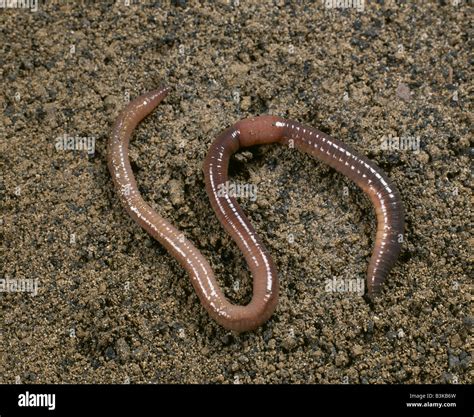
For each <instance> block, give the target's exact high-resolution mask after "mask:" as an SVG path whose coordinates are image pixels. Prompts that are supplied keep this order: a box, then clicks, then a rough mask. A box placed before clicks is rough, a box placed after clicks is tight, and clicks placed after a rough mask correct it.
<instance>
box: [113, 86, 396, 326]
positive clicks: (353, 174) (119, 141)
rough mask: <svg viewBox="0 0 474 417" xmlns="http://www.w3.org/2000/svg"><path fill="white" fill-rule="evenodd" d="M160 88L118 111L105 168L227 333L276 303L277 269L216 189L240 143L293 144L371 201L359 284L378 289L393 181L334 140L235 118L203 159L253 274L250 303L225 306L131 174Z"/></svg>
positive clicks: (265, 119) (209, 274) (209, 275)
mask: <svg viewBox="0 0 474 417" xmlns="http://www.w3.org/2000/svg"><path fill="white" fill-rule="evenodd" d="M167 93H168V89H167V88H161V89H158V90H154V91H151V92H149V93H146V94H144V95H142V96H140V97H138V98H136V99H135V100H133V101H132V102H130V103H129V104H128V106H127V107H126V108H125V109H124V110H123V111H122V112H121V114H120V115H119V117H118V119H117V121H116V122H115V125H114V128H113V131H112V135H111V137H110V140H109V144H108V166H109V170H110V173H111V175H112V178H113V181H114V184H115V187H116V189H117V191H118V194H119V196H120V200H121V201H122V203H123V205H124V206H125V208H126V210H127V211H128V213H129V214H130V216H131V217H132V218H133V219H134V220H135V221H136V222H137V223H138V224H139V225H140V226H141V227H143V229H145V230H146V231H147V232H148V233H149V234H150V235H151V236H153V237H154V238H155V239H156V240H158V241H159V242H160V243H161V244H162V245H163V246H164V247H165V248H166V250H167V251H168V252H169V253H170V254H171V255H172V256H173V257H174V258H176V259H177V260H178V262H179V263H180V264H181V265H182V266H183V268H185V269H186V271H187V272H188V274H189V276H190V278H191V282H192V285H193V287H194V289H195V290H196V293H197V295H198V297H199V299H200V301H201V303H202V305H203V306H204V308H205V309H206V310H207V311H208V313H209V314H210V315H211V317H213V318H214V319H215V320H216V321H217V322H218V323H219V324H221V325H222V326H224V327H225V328H227V329H230V330H235V331H238V332H242V331H247V330H252V329H255V328H257V327H258V326H260V325H261V324H262V323H264V322H265V321H266V320H267V319H268V318H269V317H270V316H271V315H272V313H273V311H274V309H275V307H276V304H277V301H278V278H277V272H276V268H275V266H274V263H273V261H272V259H271V258H270V256H269V254H268V252H267V250H266V249H265V247H264V245H263V243H262V241H261V240H260V238H259V237H258V236H257V234H256V232H255V230H254V228H253V227H252V225H251V224H250V222H249V221H248V219H247V218H246V216H245V214H244V213H243V211H242V209H241V208H240V206H239V205H238V203H237V201H236V199H235V198H234V197H232V196H230V195H229V194H228V193H226V192H224V193H218V190H219V188H220V187H219V186H220V185H222V184H227V181H228V176H227V169H228V165H229V159H230V156H231V155H232V154H233V153H235V152H236V151H237V150H238V149H240V148H242V147H247V146H252V145H257V144H269V143H273V142H278V143H280V144H285V145H289V146H290V147H293V146H294V147H296V148H298V149H300V150H301V151H304V152H306V153H308V154H310V155H312V156H314V157H316V158H317V159H320V160H321V161H323V162H325V163H327V164H328V165H329V166H331V167H333V168H335V169H336V170H337V171H339V172H341V173H342V174H344V175H345V176H347V177H349V178H350V179H351V180H352V181H354V182H355V183H356V184H357V185H358V186H359V187H360V188H362V190H363V191H364V192H365V193H366V194H367V195H368V196H369V198H370V200H371V201H372V203H373V204H374V206H375V212H376V216H377V220H378V224H377V234H376V238H375V247H374V250H373V253H372V258H371V260H370V263H369V267H368V271H367V286H368V293H369V296H370V297H373V296H375V295H377V294H378V293H379V291H380V286H381V284H382V282H383V281H384V280H385V278H386V276H387V275H388V273H389V271H390V269H391V268H392V266H393V265H394V263H395V262H396V259H397V257H398V254H399V252H400V248H401V241H402V233H403V207H402V203H401V200H400V195H399V193H398V191H397V189H396V188H395V186H394V185H393V184H392V182H391V181H390V180H389V179H388V178H387V176H386V175H385V174H384V173H383V172H382V171H381V170H380V169H379V168H378V167H377V166H376V165H375V164H374V163H373V162H371V161H370V160H368V159H367V158H365V157H363V156H360V155H358V154H357V153H356V152H355V151H354V150H353V149H352V148H351V147H349V146H348V145H346V144H343V143H342V142H340V141H339V140H337V139H333V138H331V137H330V136H329V135H327V134H325V133H322V132H320V131H318V130H316V129H314V128H311V127H307V126H304V125H302V124H300V123H298V122H295V121H290V120H285V119H282V118H281V117H277V116H259V117H253V118H249V119H244V120H241V121H239V122H237V123H236V124H235V125H234V126H232V127H230V128H228V129H227V130H225V131H224V132H223V133H221V134H220V135H219V136H218V137H217V139H216V140H215V141H214V142H213V144H212V145H211V148H210V149H209V151H208V154H207V156H206V159H205V162H204V176H205V182H206V190H207V193H208V195H209V199H210V201H211V205H212V207H213V209H214V211H215V212H216V214H217V217H218V219H219V221H220V222H221V223H222V225H223V227H224V228H225V229H226V231H227V232H228V233H229V234H230V236H231V237H232V238H233V239H234V241H235V242H236V243H237V245H238V247H239V248H240V250H241V251H242V253H243V255H244V257H245V259H246V261H247V264H248V266H249V269H250V272H251V274H252V276H253V296H252V300H251V301H250V303H249V304H248V305H246V306H240V305H234V304H232V303H230V302H229V301H228V300H227V299H226V297H225V295H224V294H223V292H222V290H221V289H220V287H219V285H218V283H217V281H216V278H215V276H214V273H213V271H212V269H211V267H210V265H209V263H208V262H207V261H206V259H205V258H204V257H203V255H202V254H201V252H200V251H199V250H198V249H197V248H196V247H195V246H194V245H193V244H192V243H191V242H190V241H189V240H187V239H186V238H185V237H184V235H183V234H182V233H181V232H180V231H179V230H177V229H176V228H175V227H173V226H172V225H171V224H170V223H168V222H167V221H166V220H165V219H163V218H162V217H161V216H160V215H159V214H157V213H156V212H155V211H154V210H153V209H152V208H151V207H150V206H149V205H148V204H147V203H146V202H145V201H144V200H143V199H142V197H141V196H140V193H139V191H138V188H137V184H136V181H135V178H134V176H133V172H132V169H131V166H130V162H129V158H128V144H129V140H130V136H131V134H132V131H133V129H134V128H135V126H136V125H137V124H138V123H139V122H140V121H141V120H142V119H143V118H144V117H145V116H147V115H148V114H149V113H150V112H151V111H152V110H153V109H154V108H155V107H156V106H157V105H158V103H159V102H160V101H161V100H162V99H163V98H164V97H165V96H166V94H167Z"/></svg>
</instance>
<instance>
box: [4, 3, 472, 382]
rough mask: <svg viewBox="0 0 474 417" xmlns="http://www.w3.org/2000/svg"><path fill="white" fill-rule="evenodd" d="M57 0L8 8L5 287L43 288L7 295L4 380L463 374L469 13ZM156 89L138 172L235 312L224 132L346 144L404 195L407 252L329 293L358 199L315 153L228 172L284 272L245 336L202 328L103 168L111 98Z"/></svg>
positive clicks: (185, 285)
mask: <svg viewBox="0 0 474 417" xmlns="http://www.w3.org/2000/svg"><path fill="white" fill-rule="evenodd" d="M68 3H70V2H61V3H59V2H48V4H47V5H45V4H40V5H39V7H38V10H37V11H32V10H29V9H2V10H0V21H1V27H2V30H1V32H0V36H1V39H2V42H1V46H0V48H1V51H2V53H1V58H0V61H1V71H2V80H3V83H2V85H3V88H2V94H1V95H0V100H1V101H0V104H1V113H0V128H1V132H2V136H1V140H0V146H1V153H0V164H1V173H2V176H1V182H0V192H1V201H2V203H1V226H2V238H1V241H2V244H1V250H2V254H1V259H0V262H1V275H2V276H1V278H2V279H3V281H0V282H2V283H3V285H4V286H5V285H6V282H7V281H8V282H10V284H11V283H12V282H16V283H20V282H23V283H30V284H35V283H36V284H37V294H36V295H34V293H33V292H32V291H28V288H30V287H23V288H22V289H23V290H22V291H20V290H19V289H20V288H17V291H14V288H13V287H11V286H10V287H8V288H9V289H10V290H9V291H7V292H5V291H3V292H1V293H0V300H1V302H0V306H1V307H0V358H1V359H0V383H8V384H10V383H15V382H16V383H19V382H23V383H231V384H232V383H317V384H325V383H336V384H337V383H356V384H359V383H362V384H373V383H471V382H472V380H473V374H472V365H471V356H472V353H471V351H472V345H471V344H470V339H469V338H470V332H471V329H472V324H473V318H472V309H471V306H472V305H471V304H470V303H471V295H470V286H471V285H472V281H471V280H470V279H469V278H468V272H469V271H470V269H469V268H470V266H469V265H470V263H469V260H470V259H471V260H472V252H470V251H469V248H472V246H473V243H474V239H473V237H472V232H471V231H470V229H469V213H470V211H471V207H472V194H471V189H472V188H471V186H472V182H471V175H470V169H469V157H470V156H471V155H472V147H471V144H470V140H469V138H470V135H469V127H470V125H471V123H472V112H471V110H472V107H471V106H472V105H471V103H470V101H469V91H470V89H471V88H472V86H471V85H470V80H471V79H472V73H471V72H470V67H469V47H468V46H467V45H468V35H467V31H468V26H469V14H470V13H471V12H472V10H471V6H470V5H468V4H467V3H466V2H464V1H461V2H451V1H441V2H437V3H435V2H423V4H411V2H393V1H377V2H370V3H369V2H365V6H364V10H360V11H359V10H357V9H356V8H346V9H344V8H327V5H329V3H328V2H319V1H318V2H311V3H309V2H308V4H303V3H306V2H294V3H295V4H293V2H286V1H280V0H275V1H269V2H266V4H262V3H263V2H258V1H240V2H239V1H237V0H234V1H218V2H211V3H206V4H199V3H197V2H194V1H185V0H181V1H172V2H171V3H170V4H168V3H167V2H144V1H142V2H139V3H138V2H134V1H130V2H124V1H119V2H110V1H109V2H101V3H100V4H94V3H92V2H82V4H81V2H77V3H76V4H74V5H73V4H68ZM296 3H298V4H296ZM404 3H409V4H404ZM413 3H417V2H413ZM420 3H421V2H420ZM127 4H128V5H127ZM163 84H164V85H168V86H170V87H172V91H171V93H170V94H169V96H168V97H167V98H166V99H165V100H164V101H163V103H162V104H161V105H160V106H159V107H158V108H157V109H156V110H155V111H154V112H153V113H152V114H151V115H150V116H149V117H147V118H146V119H145V120H144V121H143V122H142V123H141V124H140V125H139V127H138V128H137V129H136V131H135V133H134V136H133V138H132V142H131V146H130V148H131V160H132V167H133V169H134V172H135V175H136V178H137V182H138V184H139V188H140V191H141V193H142V194H143V196H144V198H145V199H146V200H147V201H148V202H149V203H150V204H151V205H152V206H153V207H154V208H155V209H156V210H157V211H158V212H159V213H160V214H161V215H162V216H163V217H165V218H167V219H168V220H169V221H171V222H172V223H173V224H174V225H176V226H177V227H178V228H179V229H181V230H182V231H183V232H184V233H185V234H186V236H187V237H188V238H189V239H190V240H191V241H192V242H193V243H194V244H195V245H196V246H197V247H198V248H199V249H200V250H201V251H202V252H203V253H204V255H205V256H206V257H207V259H208V260H209V262H210V263H211V265H212V266H213V268H214V269H215V272H216V275H217V276H218V278H219V282H220V283H221V285H222V287H223V288H224V290H225V293H226V294H227V296H228V297H229V298H230V299H231V300H232V301H234V302H236V303H240V304H245V303H247V302H248V301H249V300H250V298H251V277H250V276H249V273H248V270H247V267H246V265H245V262H244V260H243V258H242V256H241V254H240V253H239V250H238V248H237V247H236V245H235V244H234V243H233V241H232V240H231V239H230V238H229V237H228V236H227V235H226V234H225V232H224V231H223V229H222V228H221V226H220V224H219V222H218V220H217V219H216V217H215V216H214V213H213V211H212V209H211V207H210V204H209V201H208V198H207V196H206V193H205V190H204V178H203V173H202V168H201V167H202V163H203V160H204V157H205V155H206V152H207V149H208V148H209V145H210V143H211V142H212V140H213V139H214V138H215V137H216V135H218V134H219V133H220V132H221V131H222V130H223V129H224V128H226V127H227V126H230V125H232V124H233V123H235V122H236V121H238V120H239V119H241V118H244V117H250V116H254V115H258V114H264V113H271V114H276V115H280V116H282V117H286V118H292V119H296V120H299V121H301V122H303V123H305V124H307V125H310V126H314V127H316V128H318V129H320V130H322V131H325V132H327V133H329V134H330V135H332V136H333V137H337V138H339V139H341V140H342V141H344V142H346V143H348V144H351V145H352V146H353V147H354V148H355V149H357V150H358V151H359V152H360V153H361V154H364V155H367V156H368V157H369V158H371V159H372V160H374V161H375V162H376V163H377V164H378V165H379V166H380V167H381V168H382V169H383V170H384V171H385V172H386V173H387V174H388V175H389V177H390V178H391V179H392V180H393V182H394V183H395V184H396V185H397V186H398V188H399V190H400V193H401V195H402V199H403V202H404V205H405V210H406V230H405V232H406V233H405V237H404V246H403V252H402V254H401V256H400V259H399V262H398V263H397V264H396V266H395V267H394V269H393V270H392V272H391V274H390V276H389V278H388V280H387V281H386V282H385V284H384V286H383V292H382V295H381V296H380V297H379V298H378V299H377V300H376V302H375V303H373V304H370V303H368V302H367V301H366V299H365V298H364V297H362V296H361V294H359V293H357V292H355V291H343V292H339V291H328V285H330V283H331V282H334V281H333V280H334V279H336V280H339V281H337V282H340V280H351V279H353V280H357V279H359V280H363V279H364V277H365V271H366V268H367V264H368V260H369V258H370V254H371V251H372V246H373V242H374V234H375V226H376V221H375V213H374V210H373V208H372V205H371V203H370V202H369V200H368V199H367V198H366V197H365V195H364V194H363V193H362V192H361V191H360V190H359V189H358V188H357V187H356V186H355V185H353V184H352V183H351V182H350V181H349V180H348V179H347V178H345V177H343V176H342V175H340V174H339V173H337V172H335V171H334V170H332V169H330V168H328V167H327V166H325V165H323V164H322V163H320V162H318V161H316V160H313V159H311V158H310V157H309V156H307V155H304V154H301V153H298V152H296V151H294V150H291V149H287V148H284V147H281V146H277V145H275V146H260V147H254V148H250V149H247V150H245V151H243V152H240V153H239V154H237V155H236V156H235V157H234V158H233V161H232V164H231V167H230V173H231V176H232V178H233V180H234V181H235V182H237V183H242V184H254V185H256V186H257V187H258V194H257V198H256V200H255V201H251V199H249V198H240V199H239V201H240V203H241V205H242V207H243V209H244V211H245V212H246V213H247V214H248V216H249V218H250V219H251V221H252V223H253V224H254V225H255V227H256V229H257V231H258V232H259V233H260V235H261V237H262V239H263V241H264V242H265V245H266V247H267V248H268V250H269V252H270V253H271V254H272V256H273V257H274V260H275V262H276V265H277V267H278V270H279V276H280V285H281V290H280V301H279V306H278V308H277V310H276V312H275V313H274V315H273V316H272V318H271V319H270V320H269V321H268V322H267V323H266V324H265V325H263V326H262V327H261V328H259V329H257V330H256V331H253V332H248V333H243V334H240V335H239V334H235V333H232V332H229V331H226V330H225V329H223V328H222V327H220V326H219V325H217V324H216V323H215V322H214V321H213V320H212V319H210V317H209V316H208V315H207V314H206V312H205V311H204V309H203V308H202V307H201V305H200V304H199V301H198V299H197V296H196V295H195V292H194V290H193V288H192V286H191V283H190V281H189V278H188V276H187V275H186V273H185V271H184V270H183V269H182V268H181V267H180V266H179V265H178V263H177V262H176V261H175V260H174V259H173V258H172V257H171V256H170V255H168V254H167V252H166V251H165V250H164V249H163V248H162V247H161V246H160V244H158V243H157V242H156V241H154V240H153V239H152V238H151V237H149V236H148V235H147V234H146V233H145V232H144V231H143V230H142V229H140V228H139V226H137V225H136V224H135V223H134V222H133V221H132V220H131V219H130V218H129V217H128V215H127V214H126V212H125V211H124V210H123V208H122V207H121V206H120V204H119V201H118V199H117V195H116V192H115V190H114V189H113V186H112V181H111V178H110V175H109V172H108V170H107V166H106V144H107V140H108V137H109V134H110V129H111V126H112V124H113V122H114V120H115V118H116V117H117V115H118V112H119V111H120V109H121V108H123V107H124V106H125V104H126V103H127V101H128V100H129V98H133V97H135V96H137V95H140V94H142V93H144V92H146V91H148V90H151V89H153V88H156V87H158V86H159V85H163ZM64 137H66V138H77V139H70V140H67V141H66V142H67V143H74V144H77V143H80V142H81V141H82V140H84V141H86V142H87V141H89V140H90V142H87V143H89V144H90V145H91V146H92V145H93V148H92V147H91V148H89V151H87V150H84V149H83V150H80V149H62V148H64ZM84 138H86V139H84ZM88 138H91V139H88ZM396 138H403V140H402V146H401V147H402V148H403V149H397V146H396V145H397V144H399V143H400V141H399V140H398V139H396ZM385 139H388V140H389V142H390V144H391V145H393V146H389V147H387V146H383V144H384V143H386V142H383V141H384V140H385ZM407 143H409V144H414V145H415V146H413V147H410V146H409V148H410V149H407V146H405V145H406V144H407ZM61 144H62V145H61ZM398 147H399V146H398ZM66 148H67V146H66ZM471 273H472V272H471ZM26 280H30V281H26ZM343 282H344V281H343ZM10 284H9V285H10ZM30 289H31V288H30Z"/></svg>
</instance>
